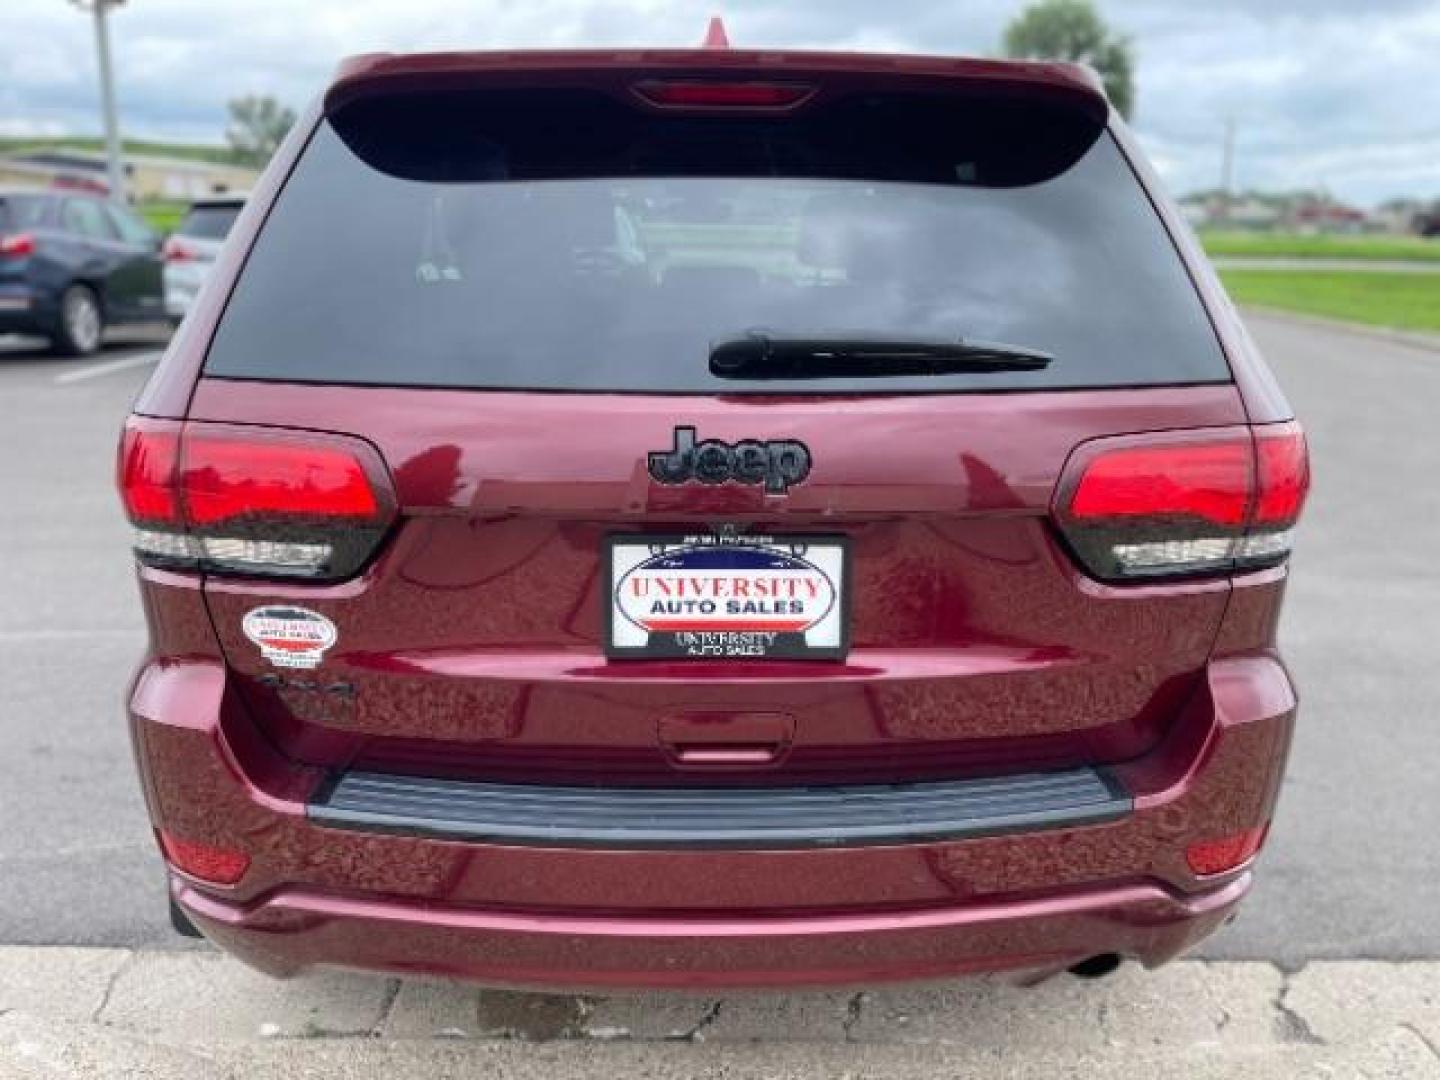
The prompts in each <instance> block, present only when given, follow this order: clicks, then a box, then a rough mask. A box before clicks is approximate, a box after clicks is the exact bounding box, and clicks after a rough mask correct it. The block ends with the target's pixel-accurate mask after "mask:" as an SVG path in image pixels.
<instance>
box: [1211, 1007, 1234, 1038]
mask: <svg viewBox="0 0 1440 1080" xmlns="http://www.w3.org/2000/svg"><path fill="white" fill-rule="evenodd" d="M1219 1009H1220V1016H1219V1017H1218V1018H1217V1019H1216V1021H1215V1034H1216V1035H1223V1034H1224V1033H1225V1029H1226V1028H1227V1027H1229V1026H1230V1022H1231V1021H1232V1020H1234V1019H1235V1018H1234V1017H1233V1016H1231V1015H1230V1010H1229V1009H1227V1008H1225V1006H1223V1005H1221V1006H1219Z"/></svg>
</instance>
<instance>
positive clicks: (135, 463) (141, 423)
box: [119, 417, 395, 580]
mask: <svg viewBox="0 0 1440 1080" xmlns="http://www.w3.org/2000/svg"><path fill="white" fill-rule="evenodd" d="M119 487H120V494H121V500H122V502H123V503H124V506H125V512H126V514H127V515H128V516H129V518H130V521H131V524H133V525H134V526H135V541H134V543H135V552H136V555H137V556H138V557H139V558H140V560H141V561H142V562H145V563H147V564H150V565H155V566H166V567H171V568H177V569H184V568H191V569H201V570H206V571H208V572H211V573H231V574H257V575H265V576H279V577H299V578H310V579H320V580H335V579H339V578H345V577H350V576H351V575H353V574H354V573H356V572H357V571H358V570H359V569H360V568H361V567H362V566H363V565H364V563H365V562H366V560H367V559H369V557H370V556H371V554H373V553H374V551H375V550H376V548H377V547H378V546H379V544H380V541H381V540H382V539H383V538H384V535H385V532H386V531H387V530H388V528H389V527H390V524H391V523H392V522H393V520H394V518H395V500H394V496H393V493H392V490H393V489H392V488H391V485H390V481H389V477H388V474H387V473H386V471H385V467H384V465H383V463H382V462H381V461H380V457H379V455H378V454H377V453H376V452H375V450H374V449H373V448H372V447H371V446H370V445H369V444H368V443H365V442H363V441H361V440H359V439H352V438H347V437H344V436H338V435H325V434H316V433H309V432H295V431H286V430H277V429H269V428H250V427H239V426H229V425H223V424H205V423H184V424H181V423H179V422H175V421H161V420H150V419H146V418H142V417H134V418H132V419H131V420H130V421H129V422H128V423H127V424H126V426H125V430H124V433H123V434H122V437H121V441H120V460H119Z"/></svg>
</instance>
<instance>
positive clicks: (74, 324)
mask: <svg viewBox="0 0 1440 1080" xmlns="http://www.w3.org/2000/svg"><path fill="white" fill-rule="evenodd" d="M104 331H105V316H104V314H103V313H102V312H101V311H100V298H99V297H97V296H96V295H95V291H94V290H93V289H91V288H90V287H89V286H87V285H71V286H70V287H69V288H68V289H66V290H65V294H64V295H63V296H62V297H61V298H60V329H59V332H58V333H57V334H56V335H55V337H54V344H55V349H56V351H57V352H61V353H64V354H65V355H66V356H88V355H89V354H90V353H93V352H94V351H95V350H96V349H98V348H100V338H101V335H102V334H103V333H104Z"/></svg>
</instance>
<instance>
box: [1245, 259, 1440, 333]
mask: <svg viewBox="0 0 1440 1080" xmlns="http://www.w3.org/2000/svg"><path fill="white" fill-rule="evenodd" d="M1220 276H1221V277H1222V278H1223V279H1224V281H1225V287H1226V288H1227V289H1229V290H1230V295H1231V296H1233V297H1234V298H1235V300H1236V302H1237V303H1241V304H1254V305H1256V306H1259V307H1272V308H1282V309H1284V310H1286V311H1298V312H1300V313H1302V314H1305V315H1321V316H1325V317H1327V318H1331V319H1344V320H1346V321H1347V322H1356V323H1365V324H1367V325H1370V326H1387V327H1392V328H1394V329H1399V330H1423V331H1432V332H1440V273H1436V274H1422V273H1412V274H1406V273H1384V272H1382V271H1354V272H1351V273H1346V272H1344V271H1314V270H1222V271H1221V272H1220Z"/></svg>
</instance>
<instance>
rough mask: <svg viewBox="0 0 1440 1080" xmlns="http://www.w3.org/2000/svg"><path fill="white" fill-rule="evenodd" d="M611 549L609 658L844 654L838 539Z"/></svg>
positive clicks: (617, 544)
mask: <svg viewBox="0 0 1440 1080" xmlns="http://www.w3.org/2000/svg"><path fill="white" fill-rule="evenodd" d="M609 552H610V560H609V561H610V574H609V597H608V601H609V602H608V604H607V605H606V607H607V609H608V615H607V617H608V620H609V625H608V634H607V645H608V651H609V652H610V654H611V655H612V656H637V657H638V656H650V657H670V658H690V659H718V660H725V659H746V658H755V659H764V658H785V659H833V658H838V657H842V656H843V655H844V654H845V649H846V644H847V641H846V637H847V632H846V631H847V628H846V618H845V607H846V605H845V600H846V595H845V541H844V539H843V538H841V537H767V536H677V537H661V538H657V537H615V538H612V539H611V541H610V549H609Z"/></svg>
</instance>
